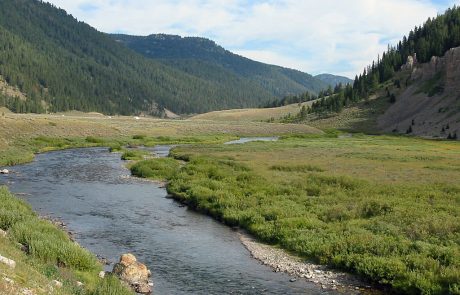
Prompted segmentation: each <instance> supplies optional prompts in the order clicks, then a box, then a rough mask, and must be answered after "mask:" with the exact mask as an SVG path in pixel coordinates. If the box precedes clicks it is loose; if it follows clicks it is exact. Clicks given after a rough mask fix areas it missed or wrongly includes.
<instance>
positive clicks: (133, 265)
mask: <svg viewBox="0 0 460 295" xmlns="http://www.w3.org/2000/svg"><path fill="white" fill-rule="evenodd" d="M113 273H114V274H115V275H117V276H118V277H119V278H120V279H121V280H122V281H123V282H125V283H126V284H128V285H129V286H130V287H131V288H132V289H133V290H134V291H136V292H137V293H141V294H150V293H152V287H151V286H150V282H149V273H150V272H149V270H148V269H147V267H146V266H145V265H144V264H142V263H140V262H138V261H137V259H136V257H135V256H134V255H133V254H123V255H121V258H120V262H119V263H117V264H115V266H114V267H113Z"/></svg>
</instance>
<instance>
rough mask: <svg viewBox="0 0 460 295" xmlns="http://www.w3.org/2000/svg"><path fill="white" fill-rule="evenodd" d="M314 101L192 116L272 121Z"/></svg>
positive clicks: (293, 112) (295, 111)
mask: <svg viewBox="0 0 460 295" xmlns="http://www.w3.org/2000/svg"><path fill="white" fill-rule="evenodd" d="M311 103H312V102H304V103H301V104H298V103H295V104H289V105H286V106H282V107H276V108H248V109H234V110H224V111H214V112H209V113H205V114H199V115H196V116H194V117H192V118H191V120H212V121H227V122H232V121H235V122H260V121H271V120H275V119H277V118H280V117H285V116H287V115H289V114H291V115H293V114H296V113H298V112H299V111H300V110H301V109H302V107H303V106H305V107H308V106H310V105H311Z"/></svg>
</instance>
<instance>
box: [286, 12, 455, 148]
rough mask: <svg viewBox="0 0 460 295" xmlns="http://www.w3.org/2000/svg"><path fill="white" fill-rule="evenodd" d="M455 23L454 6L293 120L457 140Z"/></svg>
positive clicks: (335, 126)
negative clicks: (352, 80) (350, 81)
mask: <svg viewBox="0 0 460 295" xmlns="http://www.w3.org/2000/svg"><path fill="white" fill-rule="evenodd" d="M459 19H460V8H459V7H455V6H454V7H453V8H451V9H448V10H447V11H446V12H445V13H444V14H442V15H438V16H437V17H436V18H429V19H428V20H427V21H426V22H425V23H424V24H423V25H422V26H416V27H415V29H414V30H412V31H410V33H409V34H408V36H405V37H404V38H403V39H402V40H401V41H400V42H399V43H398V44H397V45H396V46H389V47H388V50H387V51H386V52H384V53H383V54H382V55H381V58H379V59H378V60H377V61H374V62H372V64H371V65H369V66H368V67H367V68H366V69H365V70H364V72H363V73H362V74H360V75H359V76H356V78H355V81H354V82H353V85H347V86H345V87H343V88H342V89H335V92H334V93H333V94H332V95H328V96H326V97H323V98H321V99H319V100H317V101H315V102H313V103H312V105H311V108H309V109H308V110H307V112H304V113H303V114H300V113H298V114H297V115H296V116H295V119H296V120H295V121H296V122H304V123H307V124H310V125H312V126H316V127H320V128H321V127H326V128H342V129H347V130H353V131H366V132H373V133H374V132H379V133H381V132H384V133H399V134H409V135H418V136H427V137H437V138H444V139H458V134H459V133H460V96H459V95H458V93H459V90H460V89H459V86H458V85H460V72H459V71H458V69H459V68H460V49H459V48H457V47H458V46H460V34H459V32H460V23H459V22H458V20H459ZM444 55H445V56H444ZM443 56H444V57H443ZM291 122H292V121H291Z"/></svg>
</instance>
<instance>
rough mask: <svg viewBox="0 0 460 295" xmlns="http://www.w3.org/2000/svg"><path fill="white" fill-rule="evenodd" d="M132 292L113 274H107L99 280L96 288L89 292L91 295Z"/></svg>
mask: <svg viewBox="0 0 460 295" xmlns="http://www.w3.org/2000/svg"><path fill="white" fill-rule="evenodd" d="M132 294H133V292H132V291H130V290H129V289H128V288H127V287H126V286H124V285H123V284H122V283H121V282H120V280H119V279H118V278H117V277H115V276H113V275H107V276H106V277H105V278H104V279H103V280H102V281H101V282H100V284H98V286H97V288H96V290H94V292H92V293H91V295H132Z"/></svg>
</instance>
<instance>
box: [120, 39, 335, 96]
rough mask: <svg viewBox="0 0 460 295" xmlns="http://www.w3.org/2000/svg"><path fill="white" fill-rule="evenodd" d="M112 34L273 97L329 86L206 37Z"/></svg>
mask: <svg viewBox="0 0 460 295" xmlns="http://www.w3.org/2000/svg"><path fill="white" fill-rule="evenodd" d="M112 37H113V38H114V39H115V40H117V41H118V42H120V43H122V44H125V45H126V46H127V47H129V48H131V49H133V50H135V51H137V52H139V53H141V54H143V55H144V56H146V57H149V58H152V59H154V60H157V61H159V62H162V63H163V64H165V65H168V66H172V67H174V68H176V69H179V70H181V71H185V72H187V73H189V74H191V75H193V76H196V77H199V78H202V79H206V80H208V81H216V80H217V81H225V80H226V79H233V80H238V79H242V80H244V81H248V82H249V83H250V84H251V85H254V86H257V87H260V88H262V89H264V90H265V91H267V92H269V93H270V94H271V96H272V97H282V96H286V95H293V94H299V93H303V92H306V91H308V92H312V93H318V92H319V91H321V90H324V89H326V88H327V87H328V83H325V82H323V81H321V80H320V79H316V78H315V77H313V76H311V75H309V74H306V73H303V72H300V71H296V70H292V69H287V68H283V67H279V66H274V65H268V64H264V63H261V62H257V61H253V60H250V59H248V58H245V57H242V56H240V55H237V54H234V53H232V52H230V51H228V50H225V49H224V48H222V47H221V46H219V45H217V44H216V43H215V42H213V41H211V40H209V39H205V38H197V37H181V36H175V35H165V34H156V35H150V36H129V35H112ZM334 86H335V85H334Z"/></svg>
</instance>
